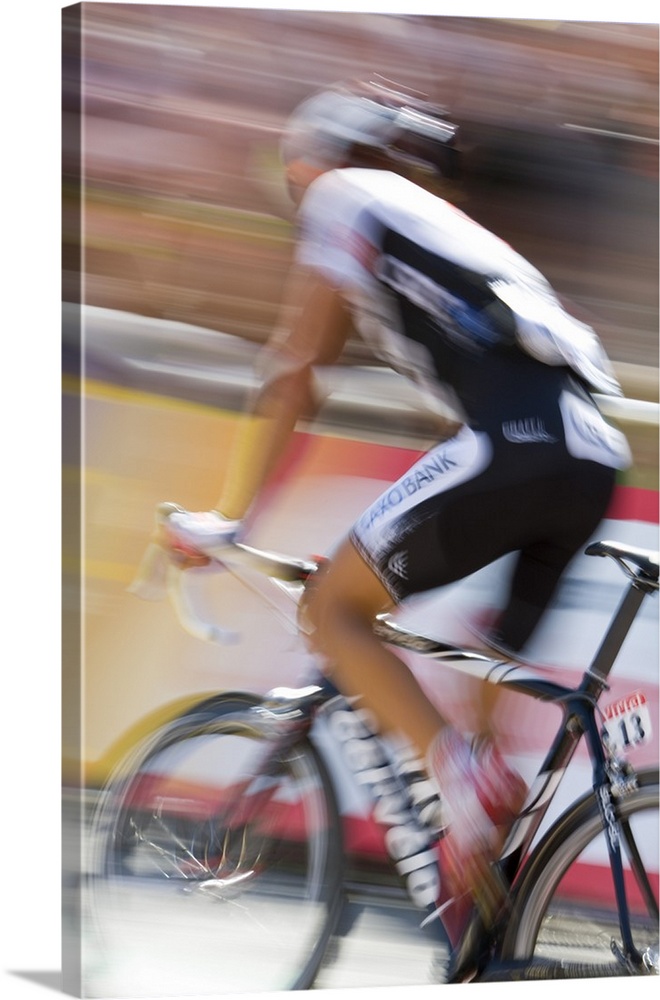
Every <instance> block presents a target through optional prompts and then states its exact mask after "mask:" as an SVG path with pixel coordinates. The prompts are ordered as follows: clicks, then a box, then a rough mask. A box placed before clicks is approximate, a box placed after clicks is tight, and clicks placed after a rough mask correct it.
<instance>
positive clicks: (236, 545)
mask: <svg viewBox="0 0 660 1000" xmlns="http://www.w3.org/2000/svg"><path fill="white" fill-rule="evenodd" d="M181 510H183V508H182V507H180V506H179V505H178V504H174V503H162V504H159V505H158V506H157V508H156V513H155V525H154V532H153V536H152V540H151V542H150V543H149V545H148V546H147V548H146V550H145V553H144V555H143V557H142V560H141V562H140V565H139V566H138V569H137V573H136V575H135V578H134V579H133V581H132V583H131V584H130V586H129V588H128V590H129V593H132V594H135V595H136V596H137V597H141V598H143V599H145V600H162V599H164V598H166V597H167V598H169V600H170V602H171V603H172V605H173V607H174V610H175V612H176V615H177V618H178V619H179V622H180V623H181V625H182V626H183V628H184V629H185V630H186V631H187V632H189V633H190V634H191V635H192V636H194V637H195V638H197V639H201V640H202V641H204V642H214V643H218V644H220V645H228V644H230V643H233V642H236V641H237V640H238V638H239V634H238V633H237V632H234V631H232V630H230V629H225V628H223V627H221V626H220V625H218V624H217V623H215V622H211V621H207V620H205V619H204V618H202V617H200V615H199V614H198V611H197V609H196V608H195V602H194V600H192V599H191V597H190V594H189V592H188V589H187V588H186V585H185V580H186V576H185V574H190V573H191V571H195V570H197V571H202V572H204V571H205V572H214V571H215V572H222V571H223V570H227V571H229V572H230V573H232V575H233V576H236V577H238V578H239V579H240V581H241V583H243V584H244V585H245V586H249V583H248V581H247V580H246V579H245V577H244V576H243V574H242V571H243V570H245V569H247V570H253V571H256V572H257V573H259V574H260V575H262V576H267V577H270V579H272V580H273V581H274V582H275V583H280V584H281V585H282V586H283V587H284V588H285V589H289V591H290V588H291V586H299V587H300V589H302V588H303V587H304V585H305V584H306V583H307V582H308V580H309V579H310V578H311V577H312V576H313V575H314V573H316V571H317V570H318V568H319V562H317V561H312V560H304V559H296V558H293V557H289V556H285V555H281V554H280V553H277V552H268V551H265V550H263V549H257V548H254V547H253V546H251V545H245V544H244V543H243V542H232V543H231V544H228V545H225V546H222V547H221V548H219V549H210V550H208V551H202V550H201V549H192V548H190V546H189V545H187V544H186V543H184V542H182V541H181V540H180V539H179V538H177V536H176V533H175V532H174V530H173V529H172V527H171V525H170V524H169V518H170V515H171V514H173V513H174V512H175V511H181ZM262 596H263V595H262Z"/></svg>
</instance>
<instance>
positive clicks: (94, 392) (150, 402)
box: [62, 375, 236, 416]
mask: <svg viewBox="0 0 660 1000" xmlns="http://www.w3.org/2000/svg"><path fill="white" fill-rule="evenodd" d="M62 390H63V392H66V393H68V394H69V395H77V396H82V397H83V399H84V398H86V397H88V398H90V399H106V400H109V401H110V402H113V403H131V404H132V405H136V406H159V407H161V406H166V407H167V408H168V409H177V410H188V411H190V410H193V411H197V412H204V413H215V414H222V415H223V416H236V414H235V413H234V412H233V411H231V410H223V409H221V408H220V407H218V406H211V405H210V404H208V403H198V402H194V401H192V400H188V399H178V398H177V397H173V396H168V395H165V394H163V395H161V394H160V393H157V392H147V391H145V390H144V389H128V388H126V387H125V386H119V385H113V384H111V383H109V382H100V381H98V380H96V379H85V380H84V382H83V383H81V382H80V380H79V379H77V378H75V377H74V376H71V375H65V376H64V377H63V379H62Z"/></svg>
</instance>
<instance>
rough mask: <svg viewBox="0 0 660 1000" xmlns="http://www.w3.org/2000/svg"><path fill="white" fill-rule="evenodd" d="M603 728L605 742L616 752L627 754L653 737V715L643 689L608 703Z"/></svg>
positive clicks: (608, 747) (602, 733)
mask: <svg viewBox="0 0 660 1000" xmlns="http://www.w3.org/2000/svg"><path fill="white" fill-rule="evenodd" d="M603 714H604V722H603V728H602V730H601V735H602V738H603V743H604V744H605V746H606V747H607V749H608V750H610V751H611V752H612V753H614V754H625V753H629V752H630V751H631V750H635V749H637V747H640V746H642V745H643V744H645V743H648V741H649V740H650V738H651V715H650V712H649V709H648V705H647V703H646V697H645V696H644V694H643V693H642V692H641V691H635V693H634V694H630V695H628V696H627V697H626V698H619V700H618V701H615V702H613V703H612V704H611V705H608V706H607V708H606V709H605V711H604V713H603Z"/></svg>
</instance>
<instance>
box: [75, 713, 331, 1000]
mask: <svg viewBox="0 0 660 1000" xmlns="http://www.w3.org/2000/svg"><path fill="white" fill-rule="evenodd" d="M258 702H259V699H257V698H254V697H252V696H251V695H248V694H240V693H234V694H228V695H223V696H218V697H214V698H211V699H208V700H206V701H204V702H201V703H200V704H199V705H198V706H196V707H195V708H193V709H191V710H190V711H187V712H186V713H184V714H183V715H182V716H180V717H179V718H177V719H175V720H174V721H172V722H170V723H169V724H167V725H166V726H164V727H162V728H161V729H160V730H159V731H158V732H156V733H155V734H154V735H153V736H151V737H150V738H149V739H148V740H147V741H146V742H145V743H144V744H143V745H142V746H141V747H140V748H138V750H137V751H136V752H134V753H133V754H131V756H130V758H129V759H128V761H127V762H126V763H125V764H124V765H123V766H122V767H120V769H119V770H118V773H116V774H115V776H114V777H113V779H111V781H110V782H109V784H108V786H107V788H106V791H105V792H104V795H103V799H102V801H101V802H100V804H99V806H98V808H97V811H96V815H95V818H94V821H93V824H92V845H93V849H94V851H95V858H96V864H95V865H94V866H93V872H94V873H93V874H92V877H91V884H90V914H91V918H92V921H93V927H94V940H95V942H96V944H97V956H96V959H95V965H94V974H95V979H96V983H95V989H100V990H101V991H102V995H106V996H108V995H112V996H122V995H124V996H130V997H137V996H140V995H145V996H154V995H157V994H159V993H160V994H163V995H165V994H167V995H172V994H174V995H176V994H179V995H190V994H195V995H197V994H198V993H199V994H203V993H209V992H212V993H218V992H223V993H244V992H249V993H254V992H270V991H279V990H300V989H307V988H309V986H311V985H312V983H313V981H314V979H315V977H316V974H317V972H318V969H319V968H320V966H321V964H322V961H323V957H324V955H325V953H326V950H327V949H328V945H329V943H330V940H331V938H332V935H333V931H334V929H335V925H336V923H337V920H338V918H339V914H340V912H341V906H342V900H343V872H342V858H343V850H342V843H341V826H340V817H339V811H338V809H337V804H336V799H335V794H334V790H333V786H332V784H331V781H330V778H329V775H328V772H327V770H326V767H325V765H324V763H323V761H322V759H321V758H320V756H319V754H318V752H317V751H316V749H315V748H314V747H313V746H312V744H311V742H309V741H308V740H307V739H306V737H305V736H301V737H299V738H298V739H297V740H296V741H295V744H294V746H293V747H291V748H290V749H288V750H283V751H282V752H281V753H277V754H276V755H274V754H273V750H272V749H271V748H272V746H273V744H272V743H271V744H268V743H266V742H265V741H264V739H263V737H262V734H261V733H260V730H259V723H258V721H255V720H254V717H253V715H252V714H251V713H250V711H249V710H250V709H251V708H252V707H254V705H256V704H258ZM255 765H256V770H255ZM255 773H258V776H257V777H256V778H255V776H254V775H255ZM96 995H99V994H98V993H97V994H96Z"/></svg>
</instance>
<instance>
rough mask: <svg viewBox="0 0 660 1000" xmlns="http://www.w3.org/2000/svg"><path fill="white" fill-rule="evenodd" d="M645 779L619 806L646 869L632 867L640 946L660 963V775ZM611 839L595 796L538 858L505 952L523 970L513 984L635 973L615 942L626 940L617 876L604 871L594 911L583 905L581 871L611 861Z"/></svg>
mask: <svg viewBox="0 0 660 1000" xmlns="http://www.w3.org/2000/svg"><path fill="white" fill-rule="evenodd" d="M637 777H638V787H637V789H636V790H635V791H633V792H631V793H630V794H629V795H628V796H626V797H624V798H622V799H620V800H619V802H618V806H617V813H618V817H619V820H620V823H622V824H623V827H621V826H620V832H621V844H622V851H623V854H624V856H627V857H628V858H629V857H630V850H631V845H632V844H636V849H637V850H638V852H639V856H640V859H641V861H642V869H641V871H640V872H639V874H638V875H636V874H635V872H634V870H633V867H634V866H633V865H631V863H630V861H629V860H626V873H625V879H626V890H627V895H628V900H629V906H630V910H631V921H632V933H633V941H634V944H635V947H636V948H637V950H638V951H639V952H640V953H643V952H644V951H645V949H647V948H651V949H655V952H656V955H657V948H658V920H659V918H658V872H657V868H658V865H657V860H658V818H659V801H660V798H659V787H658V771H657V770H656V771H640V772H639V773H638V775H637ZM604 837H605V834H604V832H603V829H602V821H601V817H600V812H599V809H598V805H597V802H596V800H595V796H594V795H593V794H592V795H587V796H585V797H584V798H583V799H582V800H580V802H579V803H576V804H575V805H574V806H573V807H571V808H570V809H569V810H568V811H567V812H566V813H565V814H564V815H563V816H562V817H561V818H560V819H559V820H558V821H557V823H555V824H554V826H553V827H552V828H551V829H550V830H549V831H548V833H547V834H546V836H545V837H544V839H543V840H542V841H541V843H540V844H539V846H538V848H537V849H536V850H535V851H534V852H533V854H532V856H531V857H530V859H529V860H528V862H527V864H526V866H525V868H524V870H523V872H522V875H521V878H520V881H519V882H518V887H517V889H516V892H515V896H514V901H513V907H512V912H511V916H510V919H509V921H508V925H507V930H506V934H505V937H504V940H503V943H502V948H501V958H502V960H503V961H504V962H505V963H506V962H507V961H508V962H512V963H515V967H516V968H517V970H518V971H517V972H516V974H515V975H514V976H513V978H523V979H555V978H570V979H579V978H595V977H600V976H603V977H604V976H624V975H626V974H628V973H632V972H634V971H635V970H634V969H632V968H630V967H628V966H627V965H626V964H625V963H624V962H623V961H622V960H619V959H617V958H616V957H615V956H614V954H613V951H612V941H616V942H618V943H619V944H620V932H619V926H618V917H617V910H616V904H615V902H614V892H613V884H612V878H611V874H610V872H609V868H608V869H607V871H604V870H603V869H600V875H599V878H598V882H597V890H598V891H597V898H596V899H593V898H592V899H591V901H590V902H589V904H587V903H586V902H585V900H584V898H581V897H580V876H579V874H578V873H579V871H580V869H579V867H578V864H579V862H582V863H583V864H589V863H593V859H594V858H596V857H599V858H601V857H604V856H605V855H606V847H605V843H604ZM593 889H594V883H593V881H592V882H591V891H592V892H593ZM576 892H577V895H576ZM637 971H639V970H637ZM648 971H657V969H656V970H653V969H649V970H648Z"/></svg>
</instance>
